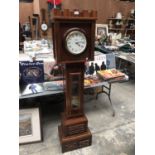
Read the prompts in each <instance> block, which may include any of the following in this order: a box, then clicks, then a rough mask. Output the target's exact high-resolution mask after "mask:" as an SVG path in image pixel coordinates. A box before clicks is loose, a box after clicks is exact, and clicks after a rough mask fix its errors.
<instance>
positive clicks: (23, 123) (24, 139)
mask: <svg viewBox="0 0 155 155" xmlns="http://www.w3.org/2000/svg"><path fill="white" fill-rule="evenodd" d="M39 141H42V133H41V123H40V111H39V108H38V107H37V108H26V109H20V110H19V144H25V143H33V142H39Z"/></svg>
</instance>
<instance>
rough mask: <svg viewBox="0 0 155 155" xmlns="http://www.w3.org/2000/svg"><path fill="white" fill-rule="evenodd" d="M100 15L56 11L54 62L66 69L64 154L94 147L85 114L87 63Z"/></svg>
mask: <svg viewBox="0 0 155 155" xmlns="http://www.w3.org/2000/svg"><path fill="white" fill-rule="evenodd" d="M96 19H97V12H96V11H90V12H88V11H87V10H83V11H81V12H79V11H77V10H76V11H70V10H68V9H67V10H63V11H62V10H56V9H53V17H52V37H53V48H54V58H55V60H56V62H57V63H61V64H64V65H65V74H64V76H65V96H66V99H65V111H64V113H62V114H61V125H60V126H58V133H59V139H60V144H61V146H62V152H67V151H71V150H74V149H78V148H82V147H86V146H89V145H91V143H92V134H91V132H90V130H89V128H88V120H87V117H86V116H85V114H84V108H83V106H84V95H83V94H84V70H85V60H86V59H88V60H93V59H94V42H95V23H96Z"/></svg>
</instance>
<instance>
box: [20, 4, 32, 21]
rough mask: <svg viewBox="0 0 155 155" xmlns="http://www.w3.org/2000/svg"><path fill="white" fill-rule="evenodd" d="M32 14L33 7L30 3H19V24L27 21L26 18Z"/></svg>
mask: <svg viewBox="0 0 155 155" xmlns="http://www.w3.org/2000/svg"><path fill="white" fill-rule="evenodd" d="M32 14H33V5H32V3H24V2H20V3H19V21H20V23H21V24H23V23H25V22H27V21H28V16H32Z"/></svg>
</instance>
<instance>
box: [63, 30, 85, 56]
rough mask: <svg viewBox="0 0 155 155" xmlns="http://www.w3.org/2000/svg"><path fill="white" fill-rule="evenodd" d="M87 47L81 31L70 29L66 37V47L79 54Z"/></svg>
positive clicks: (72, 52)
mask: <svg viewBox="0 0 155 155" xmlns="http://www.w3.org/2000/svg"><path fill="white" fill-rule="evenodd" d="M86 47H87V38H86V36H85V34H84V33H83V32H81V31H78V30H74V31H71V32H70V33H69V34H68V35H67V37H66V48H67V50H68V51H69V52H70V53H71V54H74V55H77V54H81V53H83V52H84V51H85V49H86Z"/></svg>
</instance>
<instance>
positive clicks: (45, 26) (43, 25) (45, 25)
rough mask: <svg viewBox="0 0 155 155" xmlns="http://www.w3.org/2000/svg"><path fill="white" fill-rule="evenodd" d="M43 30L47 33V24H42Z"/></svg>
mask: <svg viewBox="0 0 155 155" xmlns="http://www.w3.org/2000/svg"><path fill="white" fill-rule="evenodd" d="M41 29H42V31H46V30H47V29H48V26H47V24H45V23H43V24H41Z"/></svg>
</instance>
